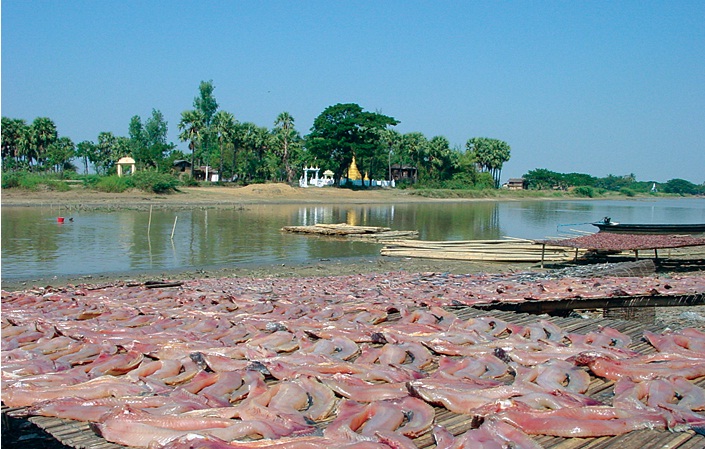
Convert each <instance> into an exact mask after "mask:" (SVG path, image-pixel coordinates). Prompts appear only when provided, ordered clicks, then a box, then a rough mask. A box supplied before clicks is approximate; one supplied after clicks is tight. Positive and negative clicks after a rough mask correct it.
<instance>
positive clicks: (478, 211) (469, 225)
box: [397, 202, 499, 240]
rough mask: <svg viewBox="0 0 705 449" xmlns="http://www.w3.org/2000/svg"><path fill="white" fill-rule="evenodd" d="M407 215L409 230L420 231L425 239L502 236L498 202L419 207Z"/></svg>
mask: <svg viewBox="0 0 705 449" xmlns="http://www.w3.org/2000/svg"><path fill="white" fill-rule="evenodd" d="M405 212H406V211H405ZM399 215H401V214H400V213H398V214H397V216H399ZM404 215H406V216H407V218H408V220H405V221H408V222H409V226H408V227H407V229H418V231H419V233H420V236H421V239H423V240H477V239H494V238H498V236H499V213H498V208H497V203H496V202H482V203H480V202H477V203H445V204H443V205H438V204H434V205H415V206H413V207H412V208H411V209H410V210H409V211H408V213H407V214H404Z"/></svg>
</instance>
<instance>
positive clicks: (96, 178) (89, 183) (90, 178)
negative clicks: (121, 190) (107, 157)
mask: <svg viewBox="0 0 705 449" xmlns="http://www.w3.org/2000/svg"><path fill="white" fill-rule="evenodd" d="M101 178H102V176H100V175H84V176H83V177H82V181H83V187H86V188H89V189H95V188H96V186H97V185H98V183H99V182H100V180H101Z"/></svg>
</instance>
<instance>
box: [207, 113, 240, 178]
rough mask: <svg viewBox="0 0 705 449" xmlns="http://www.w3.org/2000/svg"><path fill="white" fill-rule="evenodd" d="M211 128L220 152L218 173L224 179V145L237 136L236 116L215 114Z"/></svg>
mask: <svg viewBox="0 0 705 449" xmlns="http://www.w3.org/2000/svg"><path fill="white" fill-rule="evenodd" d="M211 126H212V127H213V133H215V137H216V139H217V140H218V148H219V150H220V171H218V173H219V175H220V177H221V179H222V176H223V155H224V145H225V144H226V143H227V142H230V141H232V140H233V137H234V136H235V116H234V115H233V114H231V113H230V112H226V111H218V112H216V113H215V116H213V123H212V124H211Z"/></svg>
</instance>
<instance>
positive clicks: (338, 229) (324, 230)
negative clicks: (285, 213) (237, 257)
mask: <svg viewBox="0 0 705 449" xmlns="http://www.w3.org/2000/svg"><path fill="white" fill-rule="evenodd" d="M281 230H282V231H285V232H294V233H299V234H314V235H326V236H334V237H344V238H348V239H358V240H364V241H376V242H383V241H392V240H398V239H417V238H419V231H394V230H392V229H391V228H385V227H380V226H353V225H349V224H347V223H339V224H325V223H318V224H315V225H313V226H284V227H283V228H282V229H281Z"/></svg>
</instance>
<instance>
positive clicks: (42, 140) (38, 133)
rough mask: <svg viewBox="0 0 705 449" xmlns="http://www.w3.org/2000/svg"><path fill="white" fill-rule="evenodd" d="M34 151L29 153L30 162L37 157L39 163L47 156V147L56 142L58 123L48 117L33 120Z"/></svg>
mask: <svg viewBox="0 0 705 449" xmlns="http://www.w3.org/2000/svg"><path fill="white" fill-rule="evenodd" d="M31 137H32V143H33V145H32V146H33V148H32V152H31V154H30V155H29V156H30V157H29V159H30V162H31V160H32V159H36V160H37V163H39V162H40V161H43V160H44V159H46V157H47V148H48V147H49V145H51V144H52V143H54V142H55V141H56V139H57V137H58V133H57V132H56V125H55V124H54V122H53V121H52V120H51V119H50V118H48V117H37V118H35V119H34V121H33V122H32V136H31Z"/></svg>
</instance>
